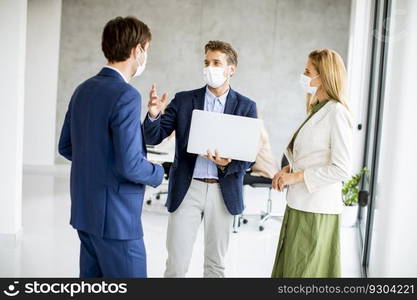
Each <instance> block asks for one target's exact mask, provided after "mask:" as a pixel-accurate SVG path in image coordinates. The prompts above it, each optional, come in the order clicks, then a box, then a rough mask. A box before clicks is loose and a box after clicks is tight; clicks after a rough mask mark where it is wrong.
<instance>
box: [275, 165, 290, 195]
mask: <svg viewBox="0 0 417 300" xmlns="http://www.w3.org/2000/svg"><path fill="white" fill-rule="evenodd" d="M289 172H290V166H285V167H283V168H282V169H281V171H279V172H278V173H276V174H275V176H274V178H272V188H274V189H276V190H277V189H278V179H279V177H280V176H281V175H282V174H285V173H289Z"/></svg>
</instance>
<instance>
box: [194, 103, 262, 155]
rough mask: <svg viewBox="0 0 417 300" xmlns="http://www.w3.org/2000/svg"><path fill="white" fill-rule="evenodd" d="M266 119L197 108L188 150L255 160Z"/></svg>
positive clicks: (195, 152) (196, 152)
mask: <svg viewBox="0 0 417 300" xmlns="http://www.w3.org/2000/svg"><path fill="white" fill-rule="evenodd" d="M262 126H263V122H262V120H259V119H254V118H248V117H241V116H234V115H229V114H222V113H216V112H208V111H203V110H197V109H195V110H193V115H192V119H191V128H190V136H189V139H188V148H187V152H189V153H194V154H203V155H205V154H207V150H208V149H210V150H211V151H212V152H213V154H214V150H218V151H219V153H220V156H221V157H225V158H231V159H235V160H243V161H250V162H253V161H255V159H256V155H257V153H258V150H259V143H260V138H261V129H262Z"/></svg>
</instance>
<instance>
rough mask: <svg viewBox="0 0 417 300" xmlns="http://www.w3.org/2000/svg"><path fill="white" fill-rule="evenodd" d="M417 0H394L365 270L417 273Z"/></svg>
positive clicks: (401, 274)
mask: <svg viewBox="0 0 417 300" xmlns="http://www.w3.org/2000/svg"><path fill="white" fill-rule="evenodd" d="M415 28H417V1H415V0H396V1H393V16H392V18H391V28H390V33H391V38H390V46H389V50H388V51H389V53H388V69H387V81H386V82H387V86H386V98H385V105H384V114H383V127H382V140H381V141H382V143H381V156H380V164H379V173H378V174H377V175H378V181H377V197H376V201H375V204H374V205H375V214H374V224H373V231H372V232H373V234H372V240H371V249H370V251H371V252H370V261H369V276H371V277H405V276H407V277H416V276H417V256H416V254H417V183H416V178H417V177H416V168H417V135H416V130H415V128H416V115H417V101H416V89H415V88H416V70H417V55H416V53H417V35H416V34H415Z"/></svg>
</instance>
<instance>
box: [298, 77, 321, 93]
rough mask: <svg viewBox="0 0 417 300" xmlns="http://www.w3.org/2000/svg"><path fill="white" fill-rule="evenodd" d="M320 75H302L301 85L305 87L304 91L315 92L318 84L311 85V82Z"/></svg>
mask: <svg viewBox="0 0 417 300" xmlns="http://www.w3.org/2000/svg"><path fill="white" fill-rule="evenodd" d="M319 76H320V75H317V76H316V77H313V78H310V77H308V76H306V75H304V74H301V75H300V85H301V88H302V89H303V91H304V92H305V93H306V94H313V95H314V94H315V93H316V92H317V87H316V86H310V83H311V81H312V80H313V79H316V78H317V77H319Z"/></svg>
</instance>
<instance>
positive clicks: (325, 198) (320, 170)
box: [285, 101, 353, 214]
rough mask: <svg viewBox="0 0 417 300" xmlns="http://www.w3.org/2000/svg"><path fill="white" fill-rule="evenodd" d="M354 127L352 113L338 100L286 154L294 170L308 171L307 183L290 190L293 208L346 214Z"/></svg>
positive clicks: (309, 124)
mask: <svg viewBox="0 0 417 300" xmlns="http://www.w3.org/2000/svg"><path fill="white" fill-rule="evenodd" d="M352 128H353V121H352V118H351V115H350V113H349V111H348V110H347V109H346V108H345V107H344V106H343V105H342V104H340V103H338V102H335V101H330V102H328V103H327V104H326V105H325V106H323V107H322V108H321V109H320V110H319V111H318V112H317V113H316V114H314V115H313V116H312V117H311V119H310V120H308V121H307V123H306V124H304V126H303V127H302V128H301V130H300V131H299V133H298V135H297V137H296V139H295V141H294V149H293V152H292V153H291V151H290V150H289V149H288V148H287V149H286V151H285V155H286V156H287V158H288V161H289V163H290V167H291V169H292V171H293V172H297V171H304V182H302V183H297V184H294V185H290V186H289V188H288V191H287V203H288V206H289V207H291V208H294V209H298V210H302V211H307V212H313V213H324V214H340V213H341V212H342V208H343V202H342V193H341V191H342V181H345V180H347V179H348V178H349V177H350V168H351V152H352Z"/></svg>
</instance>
